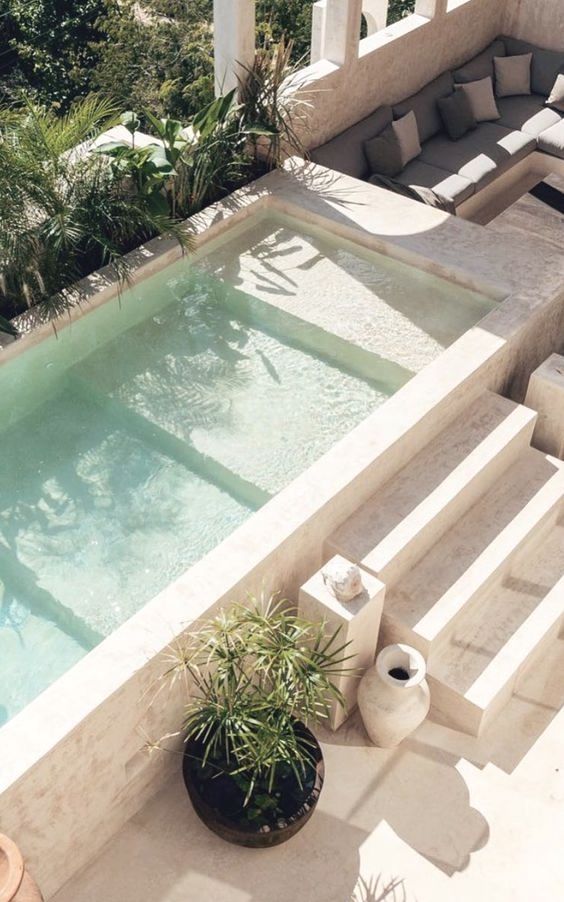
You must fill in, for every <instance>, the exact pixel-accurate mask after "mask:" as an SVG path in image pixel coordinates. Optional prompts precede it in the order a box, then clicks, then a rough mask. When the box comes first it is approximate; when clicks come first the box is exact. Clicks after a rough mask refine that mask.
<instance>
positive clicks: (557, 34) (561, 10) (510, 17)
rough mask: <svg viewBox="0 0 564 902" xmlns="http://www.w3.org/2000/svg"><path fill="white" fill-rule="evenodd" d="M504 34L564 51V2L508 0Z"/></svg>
mask: <svg viewBox="0 0 564 902" xmlns="http://www.w3.org/2000/svg"><path fill="white" fill-rule="evenodd" d="M503 30H504V33H505V34H511V35H514V36H515V37H516V38H522V39H523V40H525V41H531V42H532V43H533V44H538V45H539V47H547V48H549V49H553V50H562V44H563V42H562V34H563V33H564V3H562V0H534V3H532V2H531V0H506V6H505V18H504V23H503Z"/></svg>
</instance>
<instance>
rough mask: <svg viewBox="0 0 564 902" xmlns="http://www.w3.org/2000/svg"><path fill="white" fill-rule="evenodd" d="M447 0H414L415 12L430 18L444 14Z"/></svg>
mask: <svg viewBox="0 0 564 902" xmlns="http://www.w3.org/2000/svg"><path fill="white" fill-rule="evenodd" d="M447 3H448V0H415V12H416V14H417V15H418V16H425V18H426V19H432V18H433V17H434V16H444V15H446V11H447Z"/></svg>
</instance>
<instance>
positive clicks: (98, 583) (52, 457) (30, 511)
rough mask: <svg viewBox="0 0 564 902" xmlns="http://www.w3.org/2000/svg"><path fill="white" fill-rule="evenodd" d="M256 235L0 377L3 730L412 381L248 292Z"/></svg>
mask: <svg viewBox="0 0 564 902" xmlns="http://www.w3.org/2000/svg"><path fill="white" fill-rule="evenodd" d="M255 228H257V226H256V225H255V224H251V226H250V228H248V229H246V230H244V231H243V232H242V233H241V234H237V235H235V236H234V237H233V238H232V239H231V240H230V241H223V243H222V244H221V245H220V246H218V247H217V248H216V249H215V250H213V249H212V251H211V252H210V253H209V254H208V255H207V256H206V257H204V258H203V259H200V260H196V261H188V260H181V261H179V262H178V263H176V264H173V265H172V266H170V267H168V268H167V269H165V270H164V271H162V272H161V273H158V274H156V275H155V276H152V277H150V278H148V279H146V280H144V281H143V282H142V283H141V284H140V286H139V287H136V288H135V289H129V290H127V291H126V292H124V294H123V296H122V298H121V300H120V301H119V302H118V301H113V302H110V303H108V304H105V305H103V306H102V307H100V308H98V309H96V310H92V311H91V312H90V313H89V315H88V316H86V317H83V318H82V319H80V320H78V321H76V322H75V323H73V324H72V326H71V327H69V328H66V329H64V330H62V331H61V332H60V334H59V335H58V336H55V335H53V336H51V337H50V338H48V339H46V340H45V341H43V342H40V343H38V344H37V345H35V346H33V347H30V348H29V350H27V351H26V353H25V354H21V355H20V356H19V357H16V358H14V359H13V360H12V361H10V362H7V363H5V364H4V365H3V366H2V367H1V368H0V386H1V388H2V391H1V392H0V422H1V424H2V430H1V432H0V451H1V454H2V467H1V468H0V724H1V723H2V721H4V720H6V719H8V718H9V717H11V716H13V715H14V714H15V713H17V712H18V711H19V710H21V708H23V707H24V706H25V705H26V704H27V703H28V702H29V701H30V700H31V699H33V698H34V697H35V696H36V695H38V694H39V693H40V692H41V691H43V689H45V688H46V687H47V686H48V685H50V684H51V683H52V682H53V681H54V680H55V679H57V678H58V677H59V676H60V675H61V674H62V673H64V672H65V671H66V670H67V669H68V668H69V667H71V666H72V665H73V664H74V663H76V662H77V661H78V660H80V658H81V657H83V656H84V655H85V654H86V653H87V652H88V651H89V650H90V649H92V648H93V647H95V645H97V644H98V643H99V642H100V641H102V640H103V638H104V637H105V636H107V635H108V634H109V633H110V632H112V631H113V630H115V629H116V628H117V627H118V626H120V625H121V624H122V623H123V622H124V621H126V620H127V619H128V618H129V617H131V616H132V615H133V614H134V613H135V612H136V611H138V610H139V609H140V608H141V607H142V606H143V605H144V604H145V603H146V602H147V601H148V600H149V599H150V598H152V597H154V596H155V595H157V594H158V593H159V591H161V590H162V589H163V588H165V587H166V586H167V585H168V584H169V583H170V582H172V581H173V580H174V579H176V578H177V577H178V576H179V575H180V574H181V573H183V572H184V571H185V570H186V569H187V568H188V567H189V566H190V565H192V564H193V563H195V562H196V561H198V560H200V559H201V558H202V557H203V556H204V555H205V554H206V553H207V552H208V551H210V550H211V549H213V548H214V547H215V546H216V545H217V544H218V543H219V542H221V541H222V540H223V539H224V538H226V537H227V536H228V535H229V534H230V533H232V532H233V530H235V529H236V528H237V526H239V525H240V524H241V523H243V522H244V521H245V520H246V519H247V518H248V517H250V516H251V515H252V513H253V512H254V511H256V510H258V509H259V508H260V507H261V506H262V505H263V504H265V503H266V502H267V501H268V500H269V499H270V498H271V497H272V496H273V495H275V494H276V493H277V492H279V491H280V490H281V489H282V488H284V486H286V485H287V484H288V483H289V482H291V480H292V479H294V478H295V477H296V476H297V475H299V474H300V473H302V472H303V471H304V470H305V469H306V468H307V467H309V466H310V465H311V464H312V463H314V462H315V461H316V460H317V459H318V458H319V457H320V456H321V455H322V454H323V453H324V452H325V451H327V450H328V449H329V448H330V447H331V446H332V445H333V444H334V443H335V442H336V441H338V440H339V439H340V438H341V437H342V436H344V435H345V434H346V433H347V432H349V431H350V429H351V428H352V427H353V426H354V425H355V424H358V423H360V422H361V421H362V420H363V419H364V418H365V417H366V416H368V414H370V413H371V412H372V410H373V409H374V408H375V407H377V406H378V405H380V404H382V403H383V402H384V401H385V400H386V399H387V398H388V397H390V396H391V395H392V394H393V393H394V392H396V391H397V390H398V389H399V388H400V387H401V386H402V385H403V384H405V382H406V381H407V380H408V379H409V378H410V377H411V376H412V371H411V370H410V369H409V367H407V366H405V365H404V364H405V361H402V360H400V359H398V357H397V355H392V357H391V359H388V358H387V357H386V355H385V354H381V353H375V352H374V351H373V350H371V349H367V348H363V347H362V343H358V342H354V341H349V340H348V339H347V338H346V337H343V335H339V334H338V332H335V331H332V330H330V329H329V328H323V324H320V323H316V322H311V321H309V322H306V321H305V320H304V319H303V318H302V317H301V316H300V315H299V311H297V310H294V311H292V310H290V309H281V306H280V305H278V304H273V303H271V302H270V300H269V299H265V297H262V298H261V297H259V296H258V295H259V294H260V293H261V292H259V291H256V292H255V293H254V294H252V293H249V291H247V290H244V288H245V287H246V286H241V284H240V280H239V279H238V278H237V277H236V275H235V274H236V272H237V271H238V266H239V264H240V261H241V259H242V256H244V255H242V251H241V241H243V244H244V242H245V235H247V243H248V245H249V246H251V245H252V242H253V241H254V240H255V237H256V236H255V234H254V232H253V230H254V229H255ZM260 228H261V229H263V230H264V228H266V229H267V230H268V229H270V231H272V230H273V229H274V230H276V229H278V228H281V226H280V225H279V224H277V223H276V222H274V223H273V222H270V223H269V222H268V221H267V222H266V224H265V223H264V222H261V223H260ZM283 228H284V229H285V230H286V232H287V231H288V226H287V224H285V225H284V226H283ZM294 238H295V240H297V241H303V240H309V239H304V238H303V237H302V236H300V234H299V233H295V234H294ZM281 240H282V239H281ZM283 240H287V238H284V239H283ZM316 240H318V239H316ZM318 253H319V248H317V249H316V254H318ZM327 253H332V251H331V248H330V247H329V246H328V249H327ZM263 256H264V255H263ZM219 261H221V265H220V263H219ZM263 262H264V261H263ZM228 264H230V266H229V265H228ZM366 265H367V264H366V261H364V260H363V266H366ZM373 265H374V266H375V267H377V265H378V262H377V261H376V262H375V263H374V264H373ZM230 268H231V275H229V274H228V273H227V272H226V269H227V270H229V269H230ZM394 357H395V359H394Z"/></svg>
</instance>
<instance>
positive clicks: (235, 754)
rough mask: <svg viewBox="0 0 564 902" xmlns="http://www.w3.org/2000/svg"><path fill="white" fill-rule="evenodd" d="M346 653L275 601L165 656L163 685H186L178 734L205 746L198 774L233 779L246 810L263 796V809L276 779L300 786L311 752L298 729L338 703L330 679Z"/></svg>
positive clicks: (235, 613)
mask: <svg viewBox="0 0 564 902" xmlns="http://www.w3.org/2000/svg"><path fill="white" fill-rule="evenodd" d="M346 651H347V644H346V643H342V642H340V640H339V636H338V632H337V633H334V634H331V635H328V631H327V627H326V624H325V623H322V622H312V621H308V620H306V619H304V618H302V617H300V616H298V615H297V614H296V612H295V610H293V609H291V608H289V607H288V602H285V601H281V600H275V599H274V598H271V599H270V600H268V601H267V602H257V601H256V600H254V599H251V601H250V604H249V606H248V607H247V606H244V605H234V606H233V607H231V608H229V609H228V610H227V611H224V612H223V613H221V614H220V615H218V616H217V617H215V618H214V619H213V620H211V621H210V622H208V623H205V624H204V625H203V626H201V628H200V629H199V630H198V631H196V632H195V633H194V634H193V635H192V637H191V640H190V641H189V643H188V645H186V646H182V647H179V648H175V649H172V650H171V652H170V660H169V665H170V666H169V667H168V668H167V671H166V673H165V678H166V679H167V680H172V681H173V682H175V681H177V680H179V679H181V678H182V679H184V680H187V683H186V685H187V686H189V687H190V690H189V691H190V696H189V699H188V702H187V706H186V711H185V720H184V730H185V733H186V737H187V739H191V740H194V741H195V742H197V743H198V744H199V746H200V747H201V748H202V749H203V754H202V759H201V765H202V767H204V768H208V769H211V773H212V774H213V771H214V770H216V771H217V772H221V773H223V774H229V775H230V776H231V777H233V778H234V779H235V780H236V781H238V785H240V786H242V787H244V789H245V804H248V803H249V801H250V800H251V799H252V797H253V795H255V796H256V790H257V789H260V793H259V796H260V797H261V798H262V799H263V802H262V807H263V808H264V807H266V808H268V807H269V804H270V803H271V798H272V792H273V789H274V788H275V785H276V781H277V779H278V777H279V775H280V773H281V772H283V773H287V772H288V771H291V772H292V773H293V774H294V776H295V778H296V780H297V782H298V783H299V784H300V785H301V781H302V780H303V779H304V777H305V774H306V772H307V770H308V768H311V765H312V760H313V748H312V746H311V740H309V739H308V738H307V735H304V734H303V733H300V731H296V723H297V722H303V723H305V724H308V723H309V724H312V723H318V722H319V721H321V720H323V719H324V718H326V717H327V716H328V714H329V710H330V706H331V704H332V702H334V701H335V700H336V701H337V702H338V703H339V704H344V699H343V696H342V694H341V692H340V691H339V689H338V688H337V686H336V684H335V680H336V679H337V678H338V677H339V676H340V675H341V674H343V673H344V672H346V671H348V670H350V669H351V668H350V667H348V666H347V661H348V660H349V656H347V655H346ZM254 804H255V806H256V798H255V800H254ZM260 807H261V806H260V805H259V808H260Z"/></svg>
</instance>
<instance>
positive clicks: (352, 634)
mask: <svg viewBox="0 0 564 902" xmlns="http://www.w3.org/2000/svg"><path fill="white" fill-rule="evenodd" d="M333 561H335V562H341V563H342V564H344V565H346V564H348V563H349V562H348V561H345V560H344V559H343V558H340V557H339V556H337V557H336V558H333V559H332V561H331V562H330V563H333ZM362 583H363V591H362V592H361V593H360V594H359V595H357V596H356V598H353V599H352V601H348V602H342V601H338V600H337V599H336V598H335V596H334V595H333V593H332V592H331V591H330V590H329V589H328V588H327V586H326V585H325V582H324V579H323V571H322V570H319V571H318V572H317V573H315V574H314V575H313V576H312V577H311V579H310V580H308V581H307V583H306V584H305V585H304V586H302V588H301V589H300V593H299V602H298V609H299V613H300V615H301V616H302V617H304V618H305V619H307V620H313V621H323V620H324V621H325V622H326V623H327V633H328V634H329V635H331V634H332V633H334V632H335V631H336V630H337V629H339V628H340V632H339V636H338V640H339V645H342V644H344V643H346V642H350V643H351V644H350V646H349V648H348V649H347V652H346V654H347V655H355V657H354V658H353V659H352V660H351V661H349V662H347V665H346V666H347V667H350V668H354V669H355V673H347V674H344V675H343V676H341V677H339V678H337V679H335V685H336V686H337V687H338V689H340V691H341V692H342V693H343V696H344V697H345V701H346V709H345V710H344V711H343V708H342V707H341V706H340V705H338V704H337V702H335V703H334V704H333V707H332V710H331V715H330V718H329V723H330V725H331V728H332V729H333V730H338V729H339V727H340V726H341V724H342V723H343V721H345V720H346V718H347V717H348V716H349V714H350V713H351V712H352V711H353V710H354V708H355V707H356V694H357V690H358V684H359V682H360V677H361V676H362V674H363V673H364V671H365V670H366V668H367V667H370V666H371V665H372V664H373V663H374V658H375V655H376V646H377V644H378V632H379V630H380V619H381V617H382V608H383V606H384V593H385V591H386V589H385V586H384V584H383V583H382V582H380V580H379V579H376V577H375V576H372V575H371V574H370V573H366V572H365V571H362Z"/></svg>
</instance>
